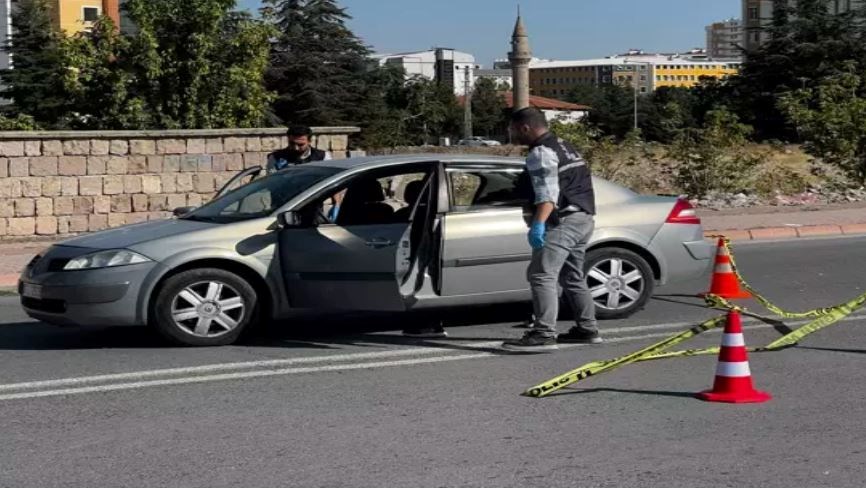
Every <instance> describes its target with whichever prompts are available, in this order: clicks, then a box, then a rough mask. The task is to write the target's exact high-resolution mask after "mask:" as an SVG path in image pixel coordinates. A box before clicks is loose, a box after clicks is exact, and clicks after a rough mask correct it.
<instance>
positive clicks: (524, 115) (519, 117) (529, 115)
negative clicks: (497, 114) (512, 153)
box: [511, 107, 547, 129]
mask: <svg viewBox="0 0 866 492" xmlns="http://www.w3.org/2000/svg"><path fill="white" fill-rule="evenodd" d="M511 123H514V124H516V125H520V126H523V125H526V126H528V127H530V128H537V129H543V128H547V118H546V117H545V116H544V113H542V112H541V110H540V109H538V108H532V107H530V108H523V109H521V110H518V111H515V112H513V113H511Z"/></svg>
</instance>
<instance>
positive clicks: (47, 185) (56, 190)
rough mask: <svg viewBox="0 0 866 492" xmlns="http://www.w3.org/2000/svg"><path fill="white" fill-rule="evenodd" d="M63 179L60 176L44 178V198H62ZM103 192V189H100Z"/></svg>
mask: <svg viewBox="0 0 866 492" xmlns="http://www.w3.org/2000/svg"><path fill="white" fill-rule="evenodd" d="M61 183H62V181H61V178H60V177H59V176H46V177H44V178H42V196H60V186H61ZM100 192H102V188H100Z"/></svg>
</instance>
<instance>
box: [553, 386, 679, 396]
mask: <svg viewBox="0 0 866 492" xmlns="http://www.w3.org/2000/svg"><path fill="white" fill-rule="evenodd" d="M593 393H629V394H634V395H646V396H670V397H675V398H695V394H694V393H689V392H685V391H653V390H631V389H619V388H592V389H585V390H575V389H566V390H560V391H557V392H556V393H553V394H551V395H548V396H546V397H545V398H551V397H561V396H577V395H589V394H593Z"/></svg>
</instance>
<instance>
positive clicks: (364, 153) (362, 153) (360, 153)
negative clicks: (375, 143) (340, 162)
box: [348, 150, 367, 158]
mask: <svg viewBox="0 0 866 492" xmlns="http://www.w3.org/2000/svg"><path fill="white" fill-rule="evenodd" d="M348 157H350V158H351V157H367V151H365V150H350V151H349V155H348Z"/></svg>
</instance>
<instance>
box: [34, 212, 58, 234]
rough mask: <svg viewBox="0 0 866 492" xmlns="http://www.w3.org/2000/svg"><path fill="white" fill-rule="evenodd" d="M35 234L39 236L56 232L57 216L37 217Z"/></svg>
mask: <svg viewBox="0 0 866 492" xmlns="http://www.w3.org/2000/svg"><path fill="white" fill-rule="evenodd" d="M36 234H38V235H40V236H51V235H53V234H57V217H47V216H46V217H37V218H36Z"/></svg>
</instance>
